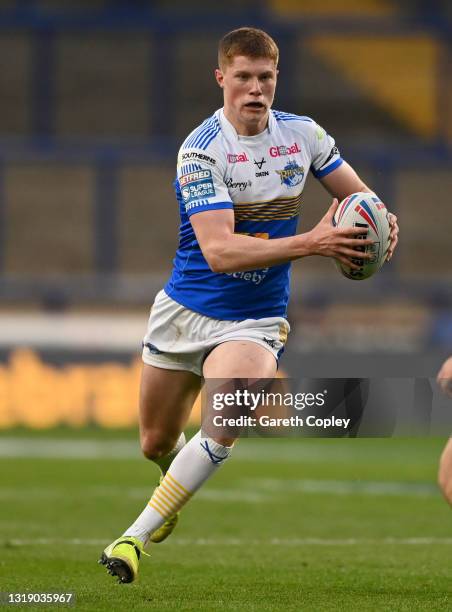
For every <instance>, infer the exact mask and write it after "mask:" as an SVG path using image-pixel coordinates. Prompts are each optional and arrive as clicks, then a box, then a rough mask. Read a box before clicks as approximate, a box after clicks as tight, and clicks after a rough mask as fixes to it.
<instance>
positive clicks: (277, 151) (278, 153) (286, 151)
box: [268, 142, 301, 157]
mask: <svg viewBox="0 0 452 612" xmlns="http://www.w3.org/2000/svg"><path fill="white" fill-rule="evenodd" d="M268 152H269V153H270V156H271V157H284V155H295V153H301V149H300V147H299V146H298V143H297V142H294V143H293V145H290V146H286V145H280V146H278V147H270V149H269V150H268Z"/></svg>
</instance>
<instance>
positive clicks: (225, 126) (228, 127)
mask: <svg viewBox="0 0 452 612" xmlns="http://www.w3.org/2000/svg"><path fill="white" fill-rule="evenodd" d="M215 114H216V116H217V118H218V121H219V122H220V126H221V129H222V131H223V132H224V133H225V135H226V136H228V137H229V138H231V139H233V140H238V141H239V142H249V143H253V142H255V143H258V142H260V141H262V140H265V139H266V138H267V136H268V134H271V133H272V132H273V130H274V127H275V125H276V119H275V117H274V116H273V111H272V109H270V112H269V113H268V126H267V128H266V129H265V130H264V131H263V132H261V133H260V134H256V136H240V134H237V130H236V129H235V127H234V126H233V125H232V123H231V122H230V121H229V119H227V118H226V115H225V114H224V109H223V108H220V109H218V110H217V112H216V113H215Z"/></svg>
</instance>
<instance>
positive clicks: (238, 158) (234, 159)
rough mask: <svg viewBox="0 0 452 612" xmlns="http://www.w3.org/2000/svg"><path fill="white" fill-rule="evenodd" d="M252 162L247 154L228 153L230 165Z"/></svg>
mask: <svg viewBox="0 0 452 612" xmlns="http://www.w3.org/2000/svg"><path fill="white" fill-rule="evenodd" d="M247 161H250V160H249V159H248V157H247V156H246V153H245V152H244V153H228V163H230V164H238V163H240V162H247Z"/></svg>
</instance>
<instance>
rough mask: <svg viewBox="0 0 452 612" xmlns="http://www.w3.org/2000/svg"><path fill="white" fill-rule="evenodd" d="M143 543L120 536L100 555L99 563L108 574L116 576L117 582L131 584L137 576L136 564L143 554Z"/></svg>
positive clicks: (136, 539) (132, 538) (129, 537)
mask: <svg viewBox="0 0 452 612" xmlns="http://www.w3.org/2000/svg"><path fill="white" fill-rule="evenodd" d="M143 549H144V546H143V542H142V541H141V540H138V538H134V537H131V536H122V537H120V538H118V539H117V540H115V541H114V542H112V543H111V544H110V545H109V546H107V548H106V549H105V550H104V552H103V553H102V555H101V557H100V559H99V563H101V564H102V565H106V566H107V570H108V573H109V574H111V575H112V576H117V578H118V582H120V583H125V582H133V581H134V580H136V578H137V576H138V564H139V561H140V556H141V553H143V554H144V555H147V556H148V557H149V555H148V553H146V552H144V550H143Z"/></svg>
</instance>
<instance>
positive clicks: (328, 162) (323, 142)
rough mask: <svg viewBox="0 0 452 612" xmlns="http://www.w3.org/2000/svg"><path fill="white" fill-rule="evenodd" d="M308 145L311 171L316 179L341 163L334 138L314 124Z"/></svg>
mask: <svg viewBox="0 0 452 612" xmlns="http://www.w3.org/2000/svg"><path fill="white" fill-rule="evenodd" d="M310 144H311V153H312V162H311V171H312V173H313V175H314V176H315V177H316V178H318V179H321V178H323V177H324V176H326V175H327V174H329V173H330V172H332V171H333V170H336V168H339V166H340V165H341V164H342V163H343V161H344V160H343V159H342V157H341V154H340V153H339V149H338V148H337V146H336V143H335V142H334V138H332V136H330V135H329V134H327V132H325V130H324V129H323V128H322V127H321V126H320V125H318V124H317V123H315V122H313V124H312V129H311V134H310Z"/></svg>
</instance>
